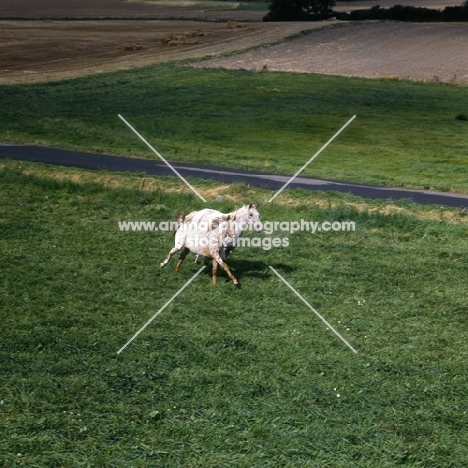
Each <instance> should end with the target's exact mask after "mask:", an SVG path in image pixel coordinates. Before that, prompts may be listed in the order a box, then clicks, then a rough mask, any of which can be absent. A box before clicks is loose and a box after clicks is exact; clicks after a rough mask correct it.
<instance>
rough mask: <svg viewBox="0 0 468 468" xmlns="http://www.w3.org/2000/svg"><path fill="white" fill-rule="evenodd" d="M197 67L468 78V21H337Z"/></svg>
mask: <svg viewBox="0 0 468 468" xmlns="http://www.w3.org/2000/svg"><path fill="white" fill-rule="evenodd" d="M337 26H341V27H335V28H328V29H322V30H317V31H314V32H312V33H311V34H309V35H307V36H302V37H299V38H296V39H293V40H290V41H287V42H284V43H282V44H278V45H274V46H271V47H267V48H264V49H261V50H255V51H251V52H247V53H243V54H240V55H235V56H231V57H225V58H215V59H211V60H203V61H201V62H198V63H197V64H196V66H198V67H207V68H208V67H221V68H230V69H246V70H262V69H268V70H273V71H288V72H302V73H320V74H329V75H342V76H360V77H366V78H385V77H391V78H398V79H408V80H414V81H440V82H451V83H462V84H466V83H468V23H424V24H421V23H412V24H409V23H397V22H384V23H377V22H375V23H369V22H366V23H361V24H346V25H344V23H339V24H338V25H337Z"/></svg>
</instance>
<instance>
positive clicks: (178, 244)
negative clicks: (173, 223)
mask: <svg viewBox="0 0 468 468" xmlns="http://www.w3.org/2000/svg"><path fill="white" fill-rule="evenodd" d="M176 236H177V234H176ZM183 246H184V242H183V241H182V240H179V239H177V237H176V242H175V246H174V248H172V249H171V250H170V252H169V253H168V254H167V257H166V258H165V260H164V261H163V262H161V263H160V265H159V266H160V267H161V268H164V267H165V266H166V265H167V264H168V263H169V260H170V259H171V257H172V256H173V255H174V254H175V253H176V252H178V251H179V250H180V249H181V248H182V247H183Z"/></svg>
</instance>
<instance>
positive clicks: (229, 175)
mask: <svg viewBox="0 0 468 468" xmlns="http://www.w3.org/2000/svg"><path fill="white" fill-rule="evenodd" d="M0 158H4V159H15V160H20V161H32V162H41V163H46V164H54V165H57V166H71V167H79V168H83V169H91V170H106V171H118V172H138V173H143V174H148V175H156V176H168V175H171V176H173V175H175V174H174V173H173V172H172V170H171V169H170V168H169V167H167V166H166V165H165V164H164V163H163V162H162V161H160V160H150V159H136V158H125V157H120V156H108V155H104V154H91V153H82V152H78V151H67V150H61V149H52V148H42V147H38V146H22V145H9V144H0ZM171 164H172V165H173V166H174V167H175V168H176V169H177V171H178V172H179V173H180V174H182V175H183V176H184V177H197V178H200V179H209V180H215V181H217V182H221V183H233V182H243V183H245V184H250V185H251V186H254V187H259V188H264V189H268V190H272V191H276V190H279V189H280V188H281V187H282V186H283V185H284V184H285V183H286V182H287V181H288V180H289V179H290V177H291V176H287V175H278V174H269V173H266V172H253V171H245V170H241V169H229V168H224V167H216V166H202V165H199V164H185V163H172V162H171ZM181 183H182V182H181ZM297 188H301V189H304V190H311V191H313V190H321V191H327V192H328V191H333V192H341V193H348V194H351V195H356V196H359V197H363V198H369V199H381V200H401V199H406V200H409V201H412V202H414V203H418V204H422V205H441V206H450V207H455V208H468V195H458V194H453V193H446V192H433V191H429V190H402V189H396V188H387V187H378V186H372V185H363V184H352V183H347V182H338V181H333V180H323V179H314V178H311V177H297V178H296V179H294V181H293V182H292V183H291V184H290V185H289V186H288V188H287V189H286V190H288V189H297Z"/></svg>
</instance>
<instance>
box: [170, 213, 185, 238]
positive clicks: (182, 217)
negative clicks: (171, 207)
mask: <svg viewBox="0 0 468 468" xmlns="http://www.w3.org/2000/svg"><path fill="white" fill-rule="evenodd" d="M184 220H185V213H184V212H183V211H179V212H178V213H177V215H176V223H177V226H176V228H175V229H174V231H173V233H172V235H174V236H175V235H176V232H177V230H178V229H179V228H180V225H181V224H182V223H183V222H184Z"/></svg>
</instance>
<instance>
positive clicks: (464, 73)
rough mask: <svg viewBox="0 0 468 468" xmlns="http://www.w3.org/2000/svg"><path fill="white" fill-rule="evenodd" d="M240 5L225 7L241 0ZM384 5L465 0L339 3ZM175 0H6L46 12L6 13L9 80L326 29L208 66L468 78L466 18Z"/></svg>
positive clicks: (6, 5)
mask: <svg viewBox="0 0 468 468" xmlns="http://www.w3.org/2000/svg"><path fill="white" fill-rule="evenodd" d="M234 3H235V2H234ZM234 3H232V2H231V3H228V2H226V3H225V4H223V5H226V8H228V7H229V8H232V5H234ZM376 3H378V4H380V5H381V6H383V7H384V6H385V7H388V6H392V5H393V4H395V3H400V4H401V3H404V4H411V5H416V6H423V5H424V6H431V7H437V8H443V7H445V6H447V5H453V4H460V1H459V0H400V1H395V0H381V1H374V0H371V1H366V2H352V3H343V2H340V3H339V4H338V6H337V8H338V9H349V8H360V7H369V6H372V5H373V4H376ZM168 4H171V5H172V4H173V2H169V1H164V0H161V1H160V2H159V5H154V4H148V3H141V2H138V1H136V0H132V1H131V2H127V1H125V0H66V1H64V0H41V1H40V2H32V1H31V0H2V7H1V10H0V17H3V18H7V17H9V18H28V19H36V20H39V19H41V18H43V20H42V21H18V20H15V21H0V84H10V83H24V82H28V83H32V82H39V81H49V80H60V79H64V78H74V77H78V76H85V75H88V74H93V73H101V72H107V71H115V70H122V69H128V68H131V67H137V66H143V65H148V64H152V63H158V62H162V61H170V60H177V59H186V58H203V57H219V56H221V55H223V54H226V53H230V52H234V51H238V52H241V51H243V50H246V49H249V48H252V47H256V46H262V45H265V46H267V45H268V44H272V43H274V42H278V41H280V40H281V39H284V38H285V37H288V36H291V35H293V34H297V33H299V32H300V31H303V30H308V29H313V28H319V29H320V28H324V27H325V29H323V30H320V31H316V32H314V33H313V34H311V35H309V36H305V37H301V38H297V39H294V40H291V41H288V42H286V43H283V44H279V45H276V46H272V47H265V48H262V49H261V50H257V51H252V52H248V53H245V54H242V55H235V56H231V57H226V58H214V59H212V60H205V61H203V62H201V63H200V65H199V66H203V67H225V68H244V69H248V70H260V69H263V68H264V67H267V68H268V69H269V70H281V71H294V72H308V73H325V74H336V75H346V76H364V77H389V76H394V77H396V78H404V79H413V80H426V81H434V80H439V81H451V82H457V83H466V82H468V24H467V23H465V24H400V23H367V24H357V25H352V24H344V23H342V24H340V26H342V27H338V28H335V27H332V28H328V29H327V27H330V26H336V25H337V23H333V22H327V23H325V24H321V23H311V22H308V23H300V22H296V23H263V22H261V18H262V16H263V14H264V12H255V11H254V12H251V11H237V10H229V9H226V10H221V11H214V10H207V11H203V10H200V8H199V7H196V8H195V7H193V6H192V7H190V8H189V7H174V6H167V5H168ZM178 4H180V5H182V4H183V2H179V3H178ZM229 5H231V6H229ZM223 8H225V7H224V6H223ZM44 18H49V19H44ZM50 18H75V19H76V18H83V20H81V21H65V20H51V19H50ZM91 18H94V20H90V19H91ZM96 18H126V20H102V21H101V20H95V19H96ZM131 18H139V19H138V20H137V19H133V20H132V19H131ZM144 18H146V19H149V20H144ZM157 18H166V19H167V18H203V19H210V20H214V19H216V20H218V22H206V21H186V20H185V21H182V20H171V21H168V20H165V21H158V20H157ZM86 19H87V20H86ZM233 19H234V20H236V21H238V22H240V23H237V24H231V26H233V27H227V26H228V23H227V21H226V20H229V21H231V20H233ZM255 20H256V21H255ZM220 21H221V22H220Z"/></svg>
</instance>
